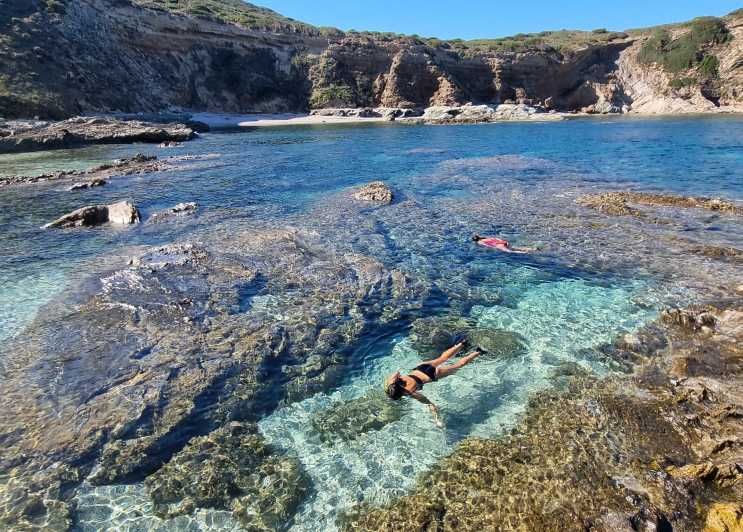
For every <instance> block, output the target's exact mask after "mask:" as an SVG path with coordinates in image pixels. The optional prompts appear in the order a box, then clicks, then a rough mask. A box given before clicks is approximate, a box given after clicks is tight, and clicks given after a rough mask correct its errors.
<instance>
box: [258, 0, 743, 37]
mask: <svg viewBox="0 0 743 532" xmlns="http://www.w3.org/2000/svg"><path fill="white" fill-rule="evenodd" d="M252 3H254V4H257V5H262V6H265V7H269V8H271V9H273V10H275V11H278V12H279V13H281V14H282V15H286V16H287V17H291V18H294V19H297V20H301V21H303V22H309V23H310V24H315V25H317V26H334V27H336V28H340V29H342V30H349V29H355V30H375V31H392V32H396V33H405V34H413V33H417V34H418V35H421V36H424V37H440V38H444V39H453V38H456V37H459V38H463V39H476V38H484V37H504V36H508V35H513V34H516V33H532V32H538V31H543V30H559V29H563V28H565V29H580V30H593V29H596V28H607V29H610V30H624V29H630V28H640V27H645V26H655V25H658V24H666V23H669V22H682V21H685V20H689V19H692V18H694V17H698V16H701V15H717V16H719V15H725V14H727V13H729V12H731V11H734V10H735V9H739V8H742V7H743V0H703V1H700V0H621V1H619V2H616V1H614V2H597V1H596V0H549V1H547V0H528V1H524V0H521V1H519V0H505V1H504V0H460V1H459V2H457V1H451V0H448V1H443V0H252Z"/></svg>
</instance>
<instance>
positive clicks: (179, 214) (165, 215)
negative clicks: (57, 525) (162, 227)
mask: <svg viewBox="0 0 743 532" xmlns="http://www.w3.org/2000/svg"><path fill="white" fill-rule="evenodd" d="M198 208H199V206H198V205H197V204H196V203H195V202H193V201H190V202H187V203H179V204H178V205H174V206H173V207H171V208H170V209H166V210H164V211H160V212H156V213H155V214H153V215H152V216H151V217H150V219H149V220H147V221H148V222H149V223H162V222H167V221H169V220H175V219H178V218H183V217H185V216H191V215H193V214H195V213H196V211H197V210H198Z"/></svg>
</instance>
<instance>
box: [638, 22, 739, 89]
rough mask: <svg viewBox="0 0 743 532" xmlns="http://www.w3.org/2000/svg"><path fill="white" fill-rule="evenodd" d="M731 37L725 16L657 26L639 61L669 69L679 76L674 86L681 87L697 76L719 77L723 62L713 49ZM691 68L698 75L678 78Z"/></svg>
mask: <svg viewBox="0 0 743 532" xmlns="http://www.w3.org/2000/svg"><path fill="white" fill-rule="evenodd" d="M671 28H673V30H674V31H673V33H672V31H671ZM674 33H675V34H676V37H675V38H674ZM679 33H680V34H679ZM731 38H732V37H731V35H730V32H729V30H728V28H727V26H726V25H725V21H724V20H723V19H719V18H715V17H700V18H696V19H694V20H692V21H691V22H689V23H686V24H682V25H678V26H675V27H668V26H666V27H661V28H657V29H655V30H654V31H653V33H652V35H651V36H650V38H649V39H647V41H645V43H644V44H643V45H642V48H641V49H640V53H639V55H638V60H639V61H640V62H641V63H643V64H646V65H651V64H656V65H659V66H661V67H662V68H663V69H664V70H665V71H666V72H668V73H670V74H674V75H675V76H676V78H675V79H674V80H673V81H672V83H671V87H673V88H681V87H684V86H689V85H690V84H691V80H694V79H702V80H711V79H716V78H717V77H718V74H719V72H718V70H719V66H720V62H719V60H718V59H717V57H716V56H715V55H714V54H713V53H712V52H711V51H710V50H711V48H712V47H714V46H715V45H719V44H723V43H725V42H727V41H729V40H730V39H731ZM690 70H693V71H694V73H695V74H696V75H686V76H684V77H679V75H680V74H683V73H688V72H689V71H690Z"/></svg>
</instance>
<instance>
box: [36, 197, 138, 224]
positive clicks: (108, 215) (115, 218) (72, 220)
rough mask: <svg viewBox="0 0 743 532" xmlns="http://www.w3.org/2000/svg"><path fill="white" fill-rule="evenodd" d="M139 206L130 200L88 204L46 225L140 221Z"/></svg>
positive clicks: (133, 222)
mask: <svg viewBox="0 0 743 532" xmlns="http://www.w3.org/2000/svg"><path fill="white" fill-rule="evenodd" d="M139 221H140V216H139V210H138V209H137V207H136V206H135V205H134V204H132V203H129V202H128V201H120V202H118V203H112V204H111V205H88V206H86V207H81V208H80V209H77V210H74V211H72V212H70V213H68V214H65V215H64V216H62V217H60V218H57V219H56V220H54V221H53V222H50V223H48V224H46V225H45V226H44V229H49V228H64V227H90V226H94V225H101V224H105V223H112V224H119V225H129V224H135V223H139Z"/></svg>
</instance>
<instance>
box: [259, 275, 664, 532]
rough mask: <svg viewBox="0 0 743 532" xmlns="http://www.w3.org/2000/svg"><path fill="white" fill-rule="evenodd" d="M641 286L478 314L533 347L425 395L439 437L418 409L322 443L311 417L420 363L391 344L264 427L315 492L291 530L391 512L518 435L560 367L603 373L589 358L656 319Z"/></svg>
mask: <svg viewBox="0 0 743 532" xmlns="http://www.w3.org/2000/svg"><path fill="white" fill-rule="evenodd" d="M639 289H640V286H639V285H637V286H635V287H634V288H632V287H630V288H619V287H611V286H597V285H593V284H590V283H588V282H586V281H583V280H561V281H557V282H550V283H544V284H541V285H536V286H533V287H532V288H530V289H529V290H528V291H527V292H526V293H525V294H524V295H523V298H522V299H521V300H520V301H519V302H518V303H517V305H516V306H515V308H508V307H501V306H496V307H491V308H482V307H480V308H475V309H474V310H473V314H474V315H475V316H477V317H478V318H479V325H480V326H483V327H495V328H504V329H508V330H511V331H514V332H518V333H520V334H522V335H523V336H524V337H525V338H526V339H527V341H528V344H529V346H528V350H527V352H526V354H525V355H523V356H519V357H516V358H510V359H503V358H499V359H494V360H490V359H487V358H485V357H483V358H481V359H479V360H478V361H476V362H474V363H473V364H471V365H470V366H467V367H465V368H464V369H462V370H461V371H460V372H459V373H458V374H457V375H455V376H453V377H451V378H449V379H446V380H443V381H441V382H439V383H437V384H436V385H433V386H429V387H428V388H426V390H425V394H426V396H427V397H429V398H430V399H431V400H432V401H434V402H435V403H436V404H438V405H439V406H440V409H441V413H442V416H443V417H444V419H445V422H446V429H444V430H440V429H437V428H436V427H435V426H434V425H433V423H432V421H431V417H430V414H429V413H428V411H427V410H426V409H425V408H424V407H423V406H422V405H419V404H411V405H409V407H408V408H407V409H406V411H405V414H404V415H403V417H402V418H401V419H400V420H399V421H396V422H393V423H390V424H389V425H387V426H386V427H384V428H383V429H381V430H379V431H373V432H368V433H366V434H362V435H361V436H360V437H359V438H358V439H355V440H352V441H337V442H332V443H327V442H323V441H321V440H320V438H319V437H318V434H317V432H316V429H315V427H314V426H313V423H312V420H313V417H314V416H315V415H316V414H317V413H319V412H322V411H323V410H325V409H327V408H330V407H332V406H333V405H334V404H336V403H337V402H339V401H348V400H350V399H353V398H356V397H360V396H362V395H364V394H367V393H369V390H370V389H373V388H379V387H381V383H382V381H383V379H384V378H385V376H387V375H388V374H390V373H392V372H394V371H396V370H398V369H402V370H405V369H410V368H412V367H414V366H415V365H416V364H418V363H419V361H420V357H419V355H418V353H416V352H415V350H414V349H413V348H412V347H411V344H410V342H409V341H408V340H407V339H396V340H394V341H393V342H392V343H391V344H390V345H389V352H390V354H389V355H388V356H385V357H381V358H376V359H373V360H366V361H365V362H364V365H363V368H362V370H361V371H359V372H358V373H356V374H354V376H353V378H352V379H351V381H350V382H348V383H347V384H345V385H344V386H342V387H341V388H339V389H337V390H335V391H334V392H332V393H330V394H318V395H316V396H314V397H312V398H310V399H307V400H305V401H302V402H300V403H296V404H293V405H290V406H287V407H285V408H282V409H281V410H278V411H277V412H275V413H274V414H272V415H271V416H269V417H267V418H265V419H264V420H263V421H261V423H260V428H261V430H262V432H263V434H264V435H265V436H266V438H267V439H268V440H269V441H270V442H272V443H274V444H275V445H277V446H280V447H282V448H284V449H287V450H289V451H290V452H294V453H296V455H297V456H298V457H299V459H300V460H301V462H302V464H303V465H304V467H305V468H306V469H307V471H308V473H309V475H310V477H311V478H312V481H313V483H314V488H315V493H314V498H312V499H311V500H310V501H309V502H308V503H307V504H306V505H305V506H304V507H303V508H302V509H301V511H300V513H299V514H298V516H297V518H296V520H295V524H294V526H293V530H296V531H323V530H332V529H333V528H334V527H335V520H336V518H337V517H338V515H339V513H340V512H342V511H343V510H344V509H348V508H350V507H351V506H353V505H354V504H356V503H359V502H362V501H364V502H369V503H384V502H387V501H389V500H390V499H391V498H393V497H395V496H399V495H401V494H402V493H404V492H405V491H406V490H408V489H410V488H411V487H412V486H413V484H414V482H415V479H416V476H417V475H418V474H420V473H422V472H424V471H426V470H427V469H428V468H430V467H431V466H432V465H433V464H434V463H436V461H438V460H439V459H440V458H442V457H443V456H445V455H447V454H449V453H450V452H452V450H453V449H454V447H455V445H456V443H457V442H459V441H461V440H462V439H463V438H465V437H468V436H480V437H491V438H492V437H496V436H498V435H500V434H502V433H503V431H504V430H505V429H507V428H509V427H511V426H512V425H513V424H514V422H515V421H516V420H517V418H518V415H519V414H520V413H521V412H522V411H523V409H524V407H525V404H526V401H527V399H528V397H529V396H530V395H531V394H533V393H534V392H536V391H539V390H541V389H544V388H546V387H548V386H549V385H550V382H551V377H552V375H553V372H554V370H555V369H556V367H558V366H559V365H560V364H561V363H565V362H576V363H578V364H580V365H582V366H584V367H585V368H586V369H593V370H595V371H598V372H605V371H606V368H603V367H602V366H601V365H600V363H599V362H597V361H592V360H586V359H585V357H584V356H583V355H582V351H583V350H584V349H586V348H590V347H594V346H597V345H600V344H602V343H606V342H610V341H612V340H613V339H614V338H615V337H616V336H617V335H618V334H621V333H623V332H626V331H632V330H634V329H636V328H637V327H638V326H639V325H641V324H643V323H645V322H646V321H647V320H649V319H650V318H651V317H652V316H653V314H654V313H653V311H651V310H648V309H644V308H641V307H638V306H637V305H635V304H633V302H632V297H633V295H634V294H635V292H636V290H639Z"/></svg>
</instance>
